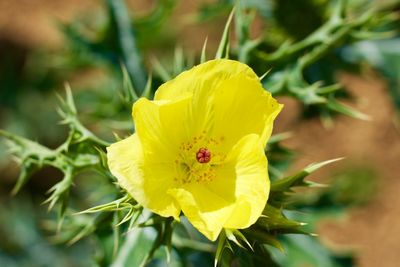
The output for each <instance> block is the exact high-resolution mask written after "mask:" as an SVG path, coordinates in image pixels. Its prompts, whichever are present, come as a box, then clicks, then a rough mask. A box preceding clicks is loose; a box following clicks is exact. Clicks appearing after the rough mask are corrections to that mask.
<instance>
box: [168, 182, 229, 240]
mask: <svg viewBox="0 0 400 267" xmlns="http://www.w3.org/2000/svg"><path fill="white" fill-rule="evenodd" d="M228 188H229V187H228ZM230 189H231V190H233V189H234V188H233V187H231V188H230ZM169 194H170V195H171V196H173V197H174V198H175V199H176V201H177V202H178V203H179V205H180V206H181V208H182V211H183V213H184V214H185V216H186V217H187V218H188V220H189V221H190V223H191V224H192V225H193V226H194V227H195V228H196V229H197V230H199V232H200V233H202V234H203V235H205V236H206V237H207V238H208V239H210V240H211V241H214V240H216V239H217V237H218V235H219V233H220V232H221V230H222V228H223V224H224V221H225V220H226V218H228V217H229V216H230V214H231V213H232V208H233V205H232V204H233V202H232V200H229V199H228V200H227V199H224V198H223V197H222V196H221V195H219V194H218V192H214V191H213V190H210V188H208V187H207V186H205V185H202V184H189V185H186V186H183V187H181V188H175V189H171V190H169ZM231 194H232V196H233V192H232V193H231Z"/></svg>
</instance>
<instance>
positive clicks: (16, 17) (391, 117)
mask: <svg viewBox="0 0 400 267" xmlns="http://www.w3.org/2000/svg"><path fill="white" fill-rule="evenodd" d="M150 3H153V1H150ZM186 3H187V4H185V5H188V6H189V7H192V6H194V4H193V2H192V1H187V2H186ZM130 4H131V5H132V6H137V7H139V6H146V3H145V2H144V1H137V2H135V3H134V1H131V3H130ZM97 6H98V5H97V4H95V1H78V0H73V1H71V0H70V1H65V0H57V1H56V0H35V1H30V0H18V1H6V0H0V36H1V37H2V38H11V39H13V40H14V41H15V42H24V43H25V44H28V45H29V46H31V47H47V48H57V47H58V46H60V45H61V44H62V41H61V38H60V35H59V33H58V32H57V30H56V28H55V27H54V18H57V19H61V20H63V21H68V20H70V19H72V18H73V17H74V16H75V15H76V14H82V13H83V12H85V11H87V10H89V9H91V8H93V7H97ZM147 6H148V5H147ZM186 8H188V7H185V8H184V9H186ZM176 12H181V9H180V10H178V11H176ZM32 21H33V22H34V23H33V24H32ZM200 31H201V32H200V34H198V35H200V36H201V38H202V39H203V34H204V36H206V35H207V33H206V31H207V30H206V29H201V30H200ZM215 32H217V31H212V33H211V34H209V38H210V39H214V37H215V39H217V38H216V36H219V35H216V33H215ZM191 33H192V32H191V31H188V30H186V31H183V32H182V35H181V36H182V40H188V41H187V43H185V46H186V45H187V46H188V47H190V46H195V48H197V49H198V48H201V45H202V42H200V43H199V42H196V41H195V40H194V39H192V38H188V37H187V36H189V35H190V34H191ZM340 81H341V82H342V83H343V85H345V86H346V87H347V88H348V89H349V91H350V92H351V94H353V95H354V96H355V98H356V99H357V102H356V103H352V105H353V106H354V107H356V108H357V109H359V110H360V111H362V112H364V113H366V114H368V115H370V117H371V121H360V120H355V119H352V118H348V117H344V116H340V117H338V118H337V119H336V120H335V125H334V127H333V128H331V129H326V128H324V127H323V126H322V125H321V123H320V121H319V120H318V119H312V120H307V121H300V120H299V117H298V116H299V112H298V111H299V107H298V105H297V104H296V103H295V102H293V101H291V100H287V99H282V100H281V101H282V102H283V103H285V105H286V107H285V109H284V110H283V112H282V114H281V115H280V118H279V119H278V121H277V123H276V132H282V131H290V132H292V133H293V137H292V138H291V139H289V140H288V141H286V145H287V146H288V147H290V148H293V149H295V150H296V151H298V152H299V157H298V158H299V160H298V161H297V162H296V166H295V167H304V166H306V165H308V164H309V163H311V162H316V161H321V160H326V159H332V158H337V157H342V156H345V157H346V161H348V162H352V163H360V164H366V165H369V166H372V167H373V168H374V169H376V170H377V171H378V173H379V190H378V192H377V194H376V196H374V198H373V200H372V201H371V202H370V203H369V204H367V205H366V206H363V207H360V208H355V209H353V210H351V212H350V214H349V215H348V216H347V217H346V218H345V219H343V220H341V221H329V222H324V223H323V224H321V226H320V229H319V232H320V234H321V236H322V238H323V240H324V241H325V242H326V243H327V244H329V245H330V246H332V247H334V248H336V249H343V248H352V249H356V251H358V257H357V261H356V262H357V266H359V267H376V266H382V267H397V266H399V262H400V253H398V251H399V249H400V238H398V237H400V223H399V222H400V198H398V195H399V193H400V179H399V178H400V177H399V173H400V164H399V159H400V132H399V128H396V123H395V116H396V114H395V110H394V107H393V105H392V102H391V99H390V97H389V95H388V90H387V89H386V84H385V83H384V82H383V81H382V79H380V78H379V77H378V76H377V75H376V74H373V73H368V75H365V76H363V77H357V76H353V75H350V74H341V75H340ZM340 164H343V163H339V164H337V165H336V166H333V167H329V168H326V169H325V170H324V171H321V172H319V173H318V174H319V175H320V176H328V175H329V172H330V171H333V170H335V168H338V166H339V167H340Z"/></svg>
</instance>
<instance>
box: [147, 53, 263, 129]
mask: <svg viewBox="0 0 400 267" xmlns="http://www.w3.org/2000/svg"><path fill="white" fill-rule="evenodd" d="M235 76H240V77H249V78H250V79H258V77H257V75H256V74H255V73H254V72H253V70H252V69H251V68H250V67H249V66H247V65H245V64H243V63H240V62H238V61H234V60H229V59H216V60H210V61H207V62H205V63H203V64H200V65H198V66H196V67H194V68H192V69H190V70H188V71H185V72H183V73H181V74H179V75H178V76H177V77H176V78H175V79H173V80H171V81H168V82H166V83H164V84H163V85H161V86H160V87H159V88H158V89H157V92H156V94H155V100H174V99H179V98H181V97H182V96H188V95H191V96H192V108H191V110H190V117H189V118H188V120H189V121H195V122H196V124H194V125H193V126H192V134H193V135H195V134H198V133H201V132H202V131H205V132H209V130H210V128H211V127H212V125H213V123H212V116H213V115H212V112H213V105H212V104H211V103H212V99H213V94H214V92H215V91H216V89H217V88H218V87H219V86H220V84H221V83H223V82H224V81H226V80H229V79H231V78H232V77H235Z"/></svg>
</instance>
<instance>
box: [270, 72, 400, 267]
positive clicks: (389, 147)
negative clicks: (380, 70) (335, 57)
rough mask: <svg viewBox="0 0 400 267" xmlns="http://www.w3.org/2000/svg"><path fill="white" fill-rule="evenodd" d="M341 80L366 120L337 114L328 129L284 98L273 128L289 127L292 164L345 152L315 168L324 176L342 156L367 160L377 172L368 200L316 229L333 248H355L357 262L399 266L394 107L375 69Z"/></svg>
mask: <svg viewBox="0 0 400 267" xmlns="http://www.w3.org/2000/svg"><path fill="white" fill-rule="evenodd" d="M340 81H341V82H342V84H343V85H345V86H346V87H347V88H348V90H349V91H350V92H351V94H352V95H354V97H355V98H356V99H357V103H356V104H355V105H353V106H355V107H356V108H357V109H358V110H360V111H362V112H364V113H366V114H368V115H370V117H371V121H360V120H355V119H352V118H348V117H343V116H341V117H339V118H337V119H336V120H335V125H334V127H333V128H332V129H326V128H324V127H323V126H322V125H321V123H320V122H319V120H317V119H315V120H308V121H299V119H298V118H297V117H296V116H297V115H298V114H299V113H298V112H297V111H296V110H298V107H297V105H296V104H295V103H293V102H292V101H287V100H283V102H284V103H286V104H287V108H285V109H284V110H283V113H282V116H281V118H280V119H279V120H278V122H277V132H279V131H283V130H284V131H291V132H292V133H293V138H292V139H290V140H288V141H287V142H286V144H287V145H288V146H289V147H291V148H293V149H294V150H296V151H298V152H299V153H300V154H299V157H298V158H299V160H298V161H297V163H296V166H294V169H296V168H300V167H304V166H305V165H307V164H309V163H311V162H317V161H321V160H326V159H332V158H337V157H342V156H345V157H346V159H345V161H344V162H343V163H339V164H337V165H336V166H331V167H327V168H325V169H324V170H323V171H321V172H319V173H318V174H319V175H321V174H322V176H329V175H327V174H328V173H329V172H330V171H333V170H335V169H338V168H340V165H341V164H345V163H346V162H350V163H355V164H358V165H360V166H368V167H369V168H372V169H375V170H376V171H377V172H378V174H379V187H378V189H379V190H378V192H376V195H375V196H374V197H373V199H372V201H371V202H370V203H369V204H367V205H366V206H363V207H359V208H355V209H353V210H351V211H350V213H349V215H348V216H346V218H344V219H343V220H341V221H329V222H325V223H322V225H321V227H320V234H321V236H322V239H323V240H324V241H325V242H326V243H327V244H328V245H330V246H331V247H332V248H334V249H336V250H339V251H341V250H344V249H352V250H354V251H356V252H357V255H358V256H357V260H356V263H357V266H361V267H376V266H383V267H392V266H393V267H395V266H399V262H400V254H399V253H398V250H399V248H400V239H399V238H398V236H400V223H399V222H400V201H399V198H397V197H398V195H399V192H400V179H399V178H400V177H399V172H400V165H399V159H400V134H399V131H398V129H396V127H395V123H394V121H395V117H396V113H395V110H394V107H393V104H392V102H391V99H390V97H389V95H388V90H387V88H386V84H385V83H384V82H382V80H380V79H378V77H376V76H375V75H373V74H371V75H368V76H364V77H358V76H353V75H349V74H342V75H340Z"/></svg>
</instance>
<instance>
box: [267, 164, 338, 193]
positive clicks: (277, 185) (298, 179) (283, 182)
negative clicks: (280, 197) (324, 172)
mask: <svg viewBox="0 0 400 267" xmlns="http://www.w3.org/2000/svg"><path fill="white" fill-rule="evenodd" d="M341 159H343V158H337V159H332V160H327V161H323V162H320V163H314V164H311V165H309V166H307V167H306V168H304V169H303V170H302V171H300V172H298V173H296V174H294V175H291V176H288V177H285V178H283V179H279V180H276V181H274V182H272V184H271V192H284V191H288V190H290V188H291V187H293V186H304V185H307V182H305V181H304V178H306V177H307V176H308V175H309V174H311V173H312V172H314V171H316V170H318V169H319V168H321V167H323V166H325V165H328V164H331V163H333V162H336V161H339V160H341Z"/></svg>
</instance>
